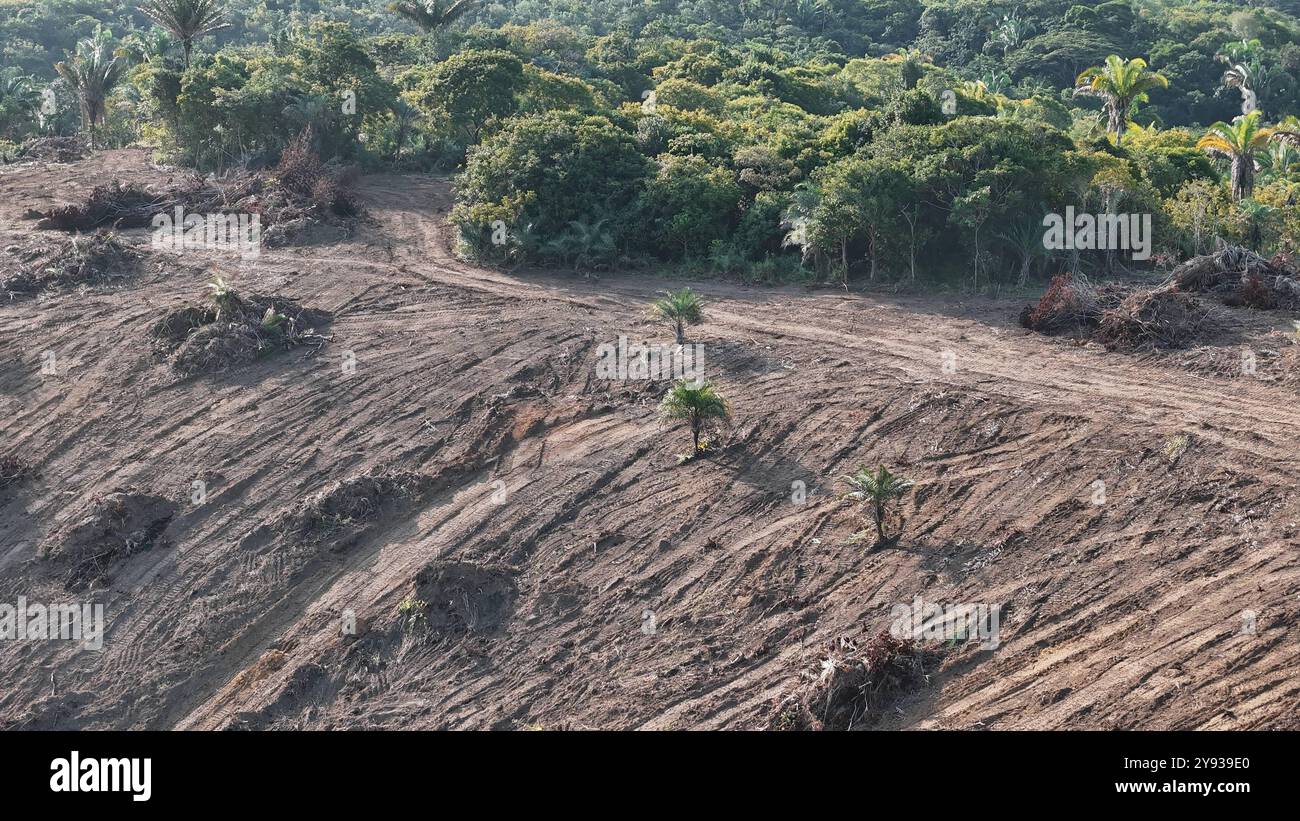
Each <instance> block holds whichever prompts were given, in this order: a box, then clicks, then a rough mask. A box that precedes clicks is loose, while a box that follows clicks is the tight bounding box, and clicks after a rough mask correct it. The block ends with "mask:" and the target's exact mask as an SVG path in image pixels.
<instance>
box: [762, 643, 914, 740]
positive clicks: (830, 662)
mask: <svg viewBox="0 0 1300 821" xmlns="http://www.w3.org/2000/svg"><path fill="white" fill-rule="evenodd" d="M923 662H924V658H923V654H922V652H921V651H920V649H919V648H918V647H917V646H916V643H915V642H912V641H908V640H906V639H900V638H895V637H894V636H892V635H890V633H889V632H888V631H882V632H880V633H878V634H876V635H875V636H873V637H872V638H871V639H869V640H868V641H867V643H866V644H865V645H864V646H863V647H861V648H859V647H858V645H857V644H856V643H855V642H852V641H849V640H848V639H840V640H839V641H838V642H836V643H835V644H833V645H832V646H831V648H830V652H829V653H828V654H827V655H826V657H825V658H824V659H823V660H822V662H821V669H820V670H819V671H818V673H817V675H816V676H815V677H812V676H811V674H809V676H810V681H808V682H807V684H806V685H805V686H804V687H802V688H801V689H800V690H799V691H798V692H796V693H795V694H793V695H791V696H790V697H788V698H787V699H785V701H784V702H782V703H781V704H780V705H779V707H778V709H777V711H776V715H775V716H774V717H773V719H772V721H771V724H770V726H769V728H768V729H774V730H778V729H779V730H853V729H867V728H869V727H870V726H871V725H873V724H874V723H876V721H878V720H879V718H880V716H881V715H882V713H883V712H884V710H885V708H887V707H888V706H889V705H890V704H892V703H893V702H895V701H897V700H898V699H899V698H901V697H902V696H904V695H906V694H907V693H908V692H910V691H912V690H915V689H916V688H917V687H919V686H920V685H921V683H922V682H924V681H925V670H924V666H923Z"/></svg>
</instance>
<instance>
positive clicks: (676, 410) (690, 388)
mask: <svg viewBox="0 0 1300 821" xmlns="http://www.w3.org/2000/svg"><path fill="white" fill-rule="evenodd" d="M659 415H660V417H661V418H662V419H664V420H665V421H685V422H688V423H689V424H690V426H691V440H692V444H693V447H692V448H691V453H690V456H688V457H687V458H690V457H693V456H695V455H696V454H699V453H701V452H702V451H704V450H707V449H708V442H707V441H705V442H702V441H701V439H700V435H701V434H702V433H704V432H705V430H706V429H707V428H708V427H709V426H710V425H711V424H715V423H718V422H723V421H725V420H727V419H729V418H730V417H731V406H730V405H729V404H728V403H727V400H726V399H724V398H723V397H722V395H721V394H720V393H718V391H717V388H715V387H714V386H713V385H712V384H711V383H709V382H697V383H692V382H689V381H687V380H680V381H678V382H677V383H676V384H674V385H673V387H672V388H671V389H670V390H669V391H668V393H667V394H665V395H664V398H663V401H661V402H660V403H659Z"/></svg>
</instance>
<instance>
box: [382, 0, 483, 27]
mask: <svg viewBox="0 0 1300 821" xmlns="http://www.w3.org/2000/svg"><path fill="white" fill-rule="evenodd" d="M474 4H475V0H397V2H394V3H390V4H389V5H388V10H389V11H391V12H393V13H394V14H396V15H398V16H399V17H405V18H406V19H407V20H410V21H411V22H412V23H414V24H415V25H417V26H419V28H420V31H423V32H424V33H425V34H428V33H429V32H432V31H437V30H438V29H444V28H447V27H448V26H450V25H451V24H452V23H454V22H456V21H457V20H459V19H460V18H461V17H464V16H465V14H466V13H468V12H469V11H471V10H473V8H474Z"/></svg>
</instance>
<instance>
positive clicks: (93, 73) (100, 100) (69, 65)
mask: <svg viewBox="0 0 1300 821" xmlns="http://www.w3.org/2000/svg"><path fill="white" fill-rule="evenodd" d="M54 69H55V71H57V72H59V75H60V76H61V77H63V79H64V80H66V81H67V83H68V85H69V86H71V87H72V90H73V91H75V92H76V93H77V97H78V99H79V100H80V102H81V119H82V121H83V122H84V123H85V124H86V128H87V130H89V131H90V147H91V149H92V150H94V148H95V147H96V145H95V126H96V125H98V124H99V122H100V121H101V120H103V119H104V113H105V108H104V106H105V101H106V100H107V99H108V95H109V94H111V93H112V92H113V89H114V88H115V87H116V86H117V84H118V83H119V82H120V81H121V79H122V76H123V75H124V74H125V71H126V64H125V63H122V62H119V61H118V58H117V56H116V55H115V54H114V51H113V35H112V33H111V32H109V30H108V29H106V28H104V27H103V26H99V27H97V28H96V29H95V33H94V34H93V35H92V36H91V37H90V38H89V39H86V40H82V41H80V42H79V43H77V48H76V51H74V52H73V54H72V55H71V58H70V59H69V60H67V61H63V62H59V63H55V64H54Z"/></svg>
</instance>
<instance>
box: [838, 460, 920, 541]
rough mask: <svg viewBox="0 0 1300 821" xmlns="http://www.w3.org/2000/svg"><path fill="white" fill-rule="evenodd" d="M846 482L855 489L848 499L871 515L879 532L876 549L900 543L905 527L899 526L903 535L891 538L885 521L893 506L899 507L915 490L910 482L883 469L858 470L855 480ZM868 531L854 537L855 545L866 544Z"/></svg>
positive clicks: (848, 494) (899, 534)
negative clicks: (896, 542)
mask: <svg viewBox="0 0 1300 821" xmlns="http://www.w3.org/2000/svg"><path fill="white" fill-rule="evenodd" d="M844 481H845V482H847V483H848V485H849V486H850V487H851V488H853V489H852V490H850V491H849V492H848V493H846V494H844V498H847V499H852V500H853V501H855V502H858V503H859V504H861V505H863V506H864V507H866V508H867V510H868V511H869V512H870V514H871V521H872V524H874V525H875V530H876V541H875V545H874V546H876V547H879V546H880V545H883V544H887V543H889V542H893V541H897V539H898V537H899V536H901V535H902V532H901V531H902V526H901V524H900V526H899V531H900V532H899V533H897V534H895V535H894V536H893V537H890V536H888V535H887V534H886V532H885V519H886V517H887V515H888V513H889V509H890V507H891V506H893V505H894V504H896V502H897V500H898V499H899V498H900V497H901V496H902V495H903V494H904V493H906V492H907V489H908V488H910V487H912V482H911V480H909V479H904V478H903V477H901V476H898V475H896V474H893V473H890V472H889V468H887V467H885V466H884V465H879V466H878V467H877V468H876V469H875V470H874V471H872V470H870V469H869V468H867V467H865V466H864V467H860V468H858V472H857V473H854V474H852V475H851V476H845V477H844ZM865 534H866V531H865V530H864V531H862V532H860V533H857V534H854V540H855V541H863V540H864V539H865Z"/></svg>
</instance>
